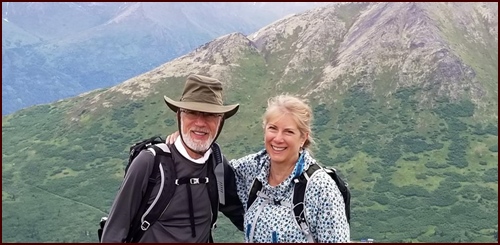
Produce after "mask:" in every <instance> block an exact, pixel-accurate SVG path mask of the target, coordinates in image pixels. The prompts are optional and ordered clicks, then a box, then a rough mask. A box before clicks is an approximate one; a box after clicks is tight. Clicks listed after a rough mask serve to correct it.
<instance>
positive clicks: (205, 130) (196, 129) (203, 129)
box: [189, 127, 210, 134]
mask: <svg viewBox="0 0 500 245" xmlns="http://www.w3.org/2000/svg"><path fill="white" fill-rule="evenodd" d="M189 131H199V132H202V133H207V134H208V133H210V132H209V130H207V129H206V128H198V127H195V128H190V129H189Z"/></svg>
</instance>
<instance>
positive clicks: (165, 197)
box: [126, 145, 175, 243]
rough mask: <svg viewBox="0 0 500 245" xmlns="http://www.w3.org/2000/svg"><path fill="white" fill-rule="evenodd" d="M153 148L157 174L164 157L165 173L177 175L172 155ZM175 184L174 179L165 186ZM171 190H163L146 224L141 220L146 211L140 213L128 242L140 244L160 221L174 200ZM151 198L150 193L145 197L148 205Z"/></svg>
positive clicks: (146, 219) (166, 180)
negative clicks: (147, 232) (145, 235)
mask: <svg viewBox="0 0 500 245" xmlns="http://www.w3.org/2000/svg"><path fill="white" fill-rule="evenodd" d="M151 147H152V148H153V149H154V150H155V168H156V169H157V170H156V171H155V172H156V173H158V171H159V166H160V164H161V160H160V159H161V157H163V159H165V164H164V165H163V166H165V168H166V170H165V172H167V173H173V174H174V175H175V166H174V164H173V161H171V159H172V158H171V157H170V156H171V155H170V153H169V152H164V151H163V150H162V149H160V148H159V147H157V146H155V145H152V146H151ZM153 171H154V170H153ZM155 176H156V175H155ZM154 179H155V180H156V178H154ZM173 182H174V180H173V179H165V186H167V185H170V186H174V183H173ZM155 184H156V182H155V183H154V184H153V187H154V185H155ZM169 190H171V189H169V188H163V191H162V193H158V195H160V198H159V200H158V205H154V206H153V208H152V209H151V211H150V212H149V213H148V214H147V215H146V216H145V217H144V222H141V220H140V218H141V217H142V216H143V214H144V211H145V210H141V212H140V213H138V215H137V216H136V217H137V218H139V220H137V222H134V223H133V224H134V229H133V230H131V231H133V232H132V233H133V234H129V236H128V237H127V241H126V242H134V243H135V242H139V240H140V239H141V238H142V236H143V235H144V233H145V232H146V231H147V230H148V229H149V228H150V227H151V225H153V224H154V223H155V222H156V221H157V220H158V218H159V217H160V216H161V214H162V213H163V210H165V209H166V207H167V206H168V204H169V203H170V200H171V199H172V196H173V194H174V193H173V192H171V191H169ZM149 196H151V193H149V195H148V196H146V195H145V196H144V197H143V198H145V201H144V203H147V200H148V199H149ZM143 200H144V199H143ZM134 220H135V219H134ZM144 228H145V229H144ZM134 231H135V232H134Z"/></svg>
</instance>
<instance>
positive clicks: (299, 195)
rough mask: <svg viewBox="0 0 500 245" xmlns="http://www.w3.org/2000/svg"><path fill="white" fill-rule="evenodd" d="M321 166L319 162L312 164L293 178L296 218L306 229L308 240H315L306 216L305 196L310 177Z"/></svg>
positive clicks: (293, 201) (304, 229)
mask: <svg viewBox="0 0 500 245" xmlns="http://www.w3.org/2000/svg"><path fill="white" fill-rule="evenodd" d="M318 169H321V167H320V166H319V165H318V164H313V165H310V166H309V168H308V169H307V171H305V172H304V173H302V174H301V175H299V177H296V178H294V179H293V181H294V183H295V185H294V189H293V199H292V203H293V213H294V214H295V219H296V220H297V224H298V225H299V226H300V228H301V229H302V231H304V233H305V235H306V237H307V240H308V242H314V238H313V237H312V234H311V231H310V230H309V226H308V224H307V221H306V216H305V212H304V196H305V193H306V186H307V181H309V178H310V177H311V176H312V175H313V174H314V173H315V172H316V171H317V170H318Z"/></svg>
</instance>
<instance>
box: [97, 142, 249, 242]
mask: <svg viewBox="0 0 500 245" xmlns="http://www.w3.org/2000/svg"><path fill="white" fill-rule="evenodd" d="M169 148H170V151H171V154H172V159H173V161H174V164H176V172H177V178H180V177H184V176H193V175H199V176H207V175H208V176H209V178H210V179H214V178H215V175H214V173H213V169H211V168H208V167H207V165H208V164H206V163H205V164H196V163H193V162H191V161H189V160H188V159H186V158H185V157H184V156H182V155H181V154H180V153H179V152H178V151H177V149H176V148H175V146H174V145H170V147H169ZM212 157H213V154H212V155H211V156H210V158H209V159H208V160H207V162H208V161H212ZM153 161H154V156H153V154H152V153H151V152H150V151H143V152H141V153H140V154H139V155H138V156H137V157H136V158H135V159H134V161H133V162H132V164H131V165H130V168H129V170H128V171H127V174H126V176H125V179H124V180H123V182H122V185H121V187H120V190H119V191H118V194H117V196H116V198H115V201H114V202H113V205H112V207H111V210H110V213H109V216H108V221H107V222H106V226H105V227H104V232H103V235H102V242H123V240H124V239H125V237H126V236H127V234H128V230H129V226H130V223H131V221H132V219H133V218H134V217H135V215H136V213H137V210H138V208H139V206H140V204H141V201H142V195H143V193H144V192H145V190H146V187H147V183H148V178H149V174H150V173H151V171H152V166H153V164H152V163H153ZM162 164H163V163H162ZM223 164H224V173H225V178H224V183H225V185H224V187H225V205H219V211H221V212H222V213H223V214H224V215H225V216H227V217H228V218H229V219H230V220H231V222H232V223H233V224H234V225H235V226H236V227H237V228H238V229H239V230H243V214H244V210H243V205H242V204H241V202H240V200H239V198H238V195H237V191H236V182H235V177H234V172H233V170H232V169H231V168H230V167H229V165H228V162H227V160H226V159H225V158H224V160H223ZM159 187H160V183H159V182H158V183H157V184H156V186H155V187H154V188H153V192H152V194H151V197H150V198H149V202H152V200H153V199H154V197H156V195H157V193H158V190H159ZM191 190H192V196H193V205H194V217H195V229H196V237H194V238H193V237H192V236H191V228H190V225H189V224H190V222H189V211H188V201H187V191H186V185H179V186H176V189H175V194H174V196H173V198H172V201H171V202H170V204H169V205H168V207H167V208H166V210H165V212H164V213H162V215H161V216H160V218H159V219H158V221H157V222H155V223H154V224H153V225H152V226H151V227H150V228H149V229H148V230H147V231H146V232H145V233H144V235H143V237H142V238H141V240H140V242H208V237H209V235H210V232H211V230H210V229H211V227H210V223H211V219H212V217H211V216H212V211H211V205H210V200H209V196H208V191H209V188H207V185H204V184H203V185H195V186H191ZM212 191H213V190H212ZM215 192H216V193H217V191H216V190H215Z"/></svg>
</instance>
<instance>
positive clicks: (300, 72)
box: [110, 3, 498, 107]
mask: <svg viewBox="0 0 500 245" xmlns="http://www.w3.org/2000/svg"><path fill="white" fill-rule="evenodd" d="M497 6H498V4H496V3H468V4H462V3H347V4H342V3H333V4H331V5H328V6H325V7H321V8H317V9H313V10H310V11H307V12H304V13H302V14H296V15H291V16H287V17H285V18H283V19H280V20H278V21H276V22H274V23H272V24H270V25H268V26H266V27H264V28H262V29H260V30H259V31H257V32H255V33H253V34H250V35H248V36H244V35H243V34H241V33H232V34H228V35H225V36H221V37H219V38H217V39H214V40H213V41H211V42H208V43H206V44H204V45H202V46H200V47H198V48H196V49H195V50H194V51H192V52H191V53H189V54H187V55H184V56H182V57H179V58H177V59H175V60H173V61H171V62H168V63H166V64H164V65H161V66H159V67H157V68H156V69H153V70H152V71H150V72H148V73H145V74H143V75H140V76H138V77H135V78H132V79H130V80H128V81H126V82H124V83H123V84H121V85H118V86H116V87H114V88H112V89H111V90H110V91H119V92H121V93H124V94H130V95H131V96H132V97H143V96H146V95H147V94H148V93H149V92H150V91H151V90H152V85H153V84H155V83H157V82H158V81H160V80H161V79H165V78H168V77H185V76H187V75H189V74H191V73H204V74H207V75H212V76H216V77H219V78H220V79H221V80H222V81H224V82H225V83H226V84H225V85H226V86H227V87H230V86H231V80H232V77H233V76H234V74H232V72H231V68H232V67H233V68H234V67H238V66H239V65H240V64H239V61H240V60H241V59H245V57H246V56H247V55H248V54H249V53H253V54H258V55H260V56H261V57H262V58H263V60H265V62H266V67H267V69H269V70H268V71H267V72H269V73H270V74H272V76H273V79H274V81H276V86H277V87H279V86H282V87H287V86H300V87H302V89H303V90H304V96H312V97H314V98H318V99H320V100H329V99H330V98H331V97H328V96H327V95H328V94H332V93H333V94H342V93H345V91H347V89H349V88H350V87H352V86H358V87H361V88H362V89H363V90H365V91H369V92H371V93H375V94H378V95H380V96H388V95H390V94H392V93H394V92H396V91H397V90H398V89H400V88H406V87H413V86H416V87H418V88H421V89H422V91H424V92H422V93H420V94H419V95H418V96H419V100H420V101H421V102H422V103H424V104H427V105H430V106H432V101H433V100H434V99H435V98H436V97H441V96H444V97H447V98H450V99H451V100H459V99H461V98H468V99H471V100H472V101H474V102H475V103H476V104H477V105H478V106H479V107H486V106H487V105H488V103H490V105H491V101H492V100H495V101H496V98H498V95H497V92H496V91H497V90H495V88H496V86H497V84H498V81H497V79H498V75H496V73H497V68H496V64H498V58H497V56H498V55H497V54H498V47H497V46H498V27H497V24H498V10H497V8H496V7H497ZM495 76H496V77H495ZM429 102H430V103H429Z"/></svg>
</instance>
